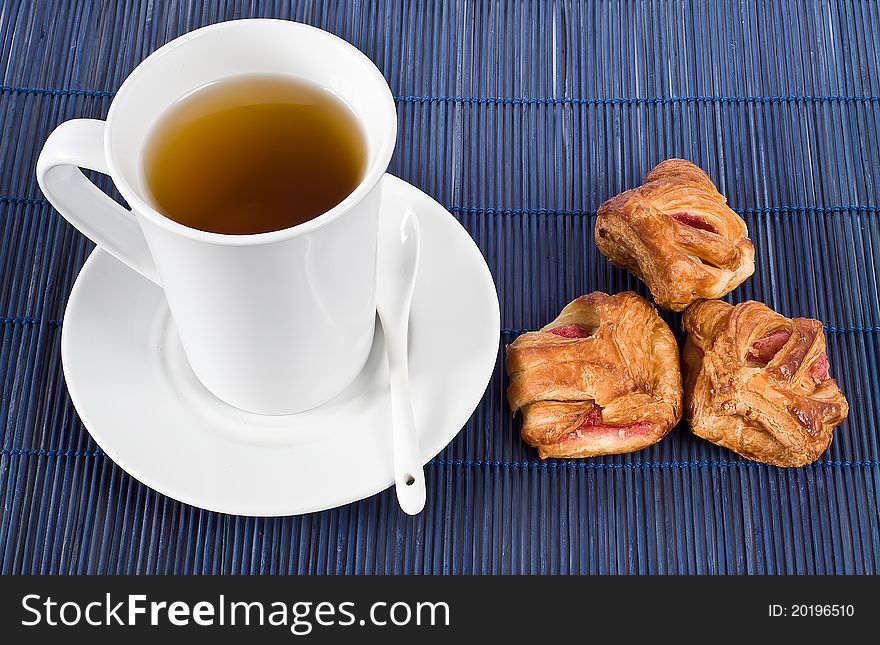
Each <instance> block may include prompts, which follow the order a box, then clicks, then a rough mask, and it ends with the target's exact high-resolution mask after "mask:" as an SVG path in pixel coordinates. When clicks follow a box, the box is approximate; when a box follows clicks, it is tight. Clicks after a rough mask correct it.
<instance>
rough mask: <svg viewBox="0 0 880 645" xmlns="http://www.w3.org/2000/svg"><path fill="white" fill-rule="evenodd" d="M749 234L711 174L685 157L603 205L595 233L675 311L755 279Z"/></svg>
mask: <svg viewBox="0 0 880 645" xmlns="http://www.w3.org/2000/svg"><path fill="white" fill-rule="evenodd" d="M748 235H749V232H748V229H747V227H746V223H745V222H744V221H743V220H742V218H741V217H740V216H739V215H737V214H736V213H735V212H734V211H732V210H731V209H730V208H728V206H727V200H726V199H725V198H724V196H723V195H721V193H719V192H718V190H716V188H715V184H713V183H712V180H711V179H709V176H708V175H707V174H706V173H705V172H703V170H701V169H700V168H699V167H697V166H695V165H694V164H692V163H691V162H690V161H686V160H685V159H667V160H666V161H664V162H662V163H660V164H658V165H657V166H655V167H654V169H653V170H651V172H649V173H648V174H647V176H646V177H645V183H644V184H642V185H641V186H639V187H638V188H634V189H633V190H628V191H626V192H624V193H621V194H619V195H617V196H616V197H614V198H612V199H609V200H608V201H606V202H605V203H604V204H602V205H601V206H600V207H599V214H598V217H597V218H596V228H595V238H596V245H597V246H598V247H599V250H600V251H602V253H603V254H604V255H605V256H606V257H607V258H608V259H609V260H611V262H612V263H614V264H616V265H617V266H621V267H624V268H626V269H629V270H630V271H631V272H632V273H634V274H635V275H637V276H638V277H640V278H642V280H644V281H645V283H646V284H647V285H648V288H649V289H650V290H651V294H652V295H653V296H654V300H655V301H656V303H657V304H658V305H659V306H661V307H663V308H665V309H671V310H672V311H681V310H683V309H684V308H686V307H687V306H688V305H689V304H690V303H692V302H693V301H694V300H697V299H700V298H720V297H721V296H723V295H724V294H726V293H728V292H729V291H731V290H733V289H734V288H736V287H737V286H738V285H740V284H741V283H742V282H743V281H744V280H745V279H746V278H748V277H749V276H750V275H752V273H754V272H755V250H754V247H753V246H752V242H751V240H749V237H748Z"/></svg>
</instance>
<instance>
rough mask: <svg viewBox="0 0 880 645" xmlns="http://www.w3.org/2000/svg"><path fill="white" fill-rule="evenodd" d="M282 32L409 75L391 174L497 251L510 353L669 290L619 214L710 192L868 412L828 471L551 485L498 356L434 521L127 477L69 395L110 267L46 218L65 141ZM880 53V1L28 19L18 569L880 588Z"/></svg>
mask: <svg viewBox="0 0 880 645" xmlns="http://www.w3.org/2000/svg"><path fill="white" fill-rule="evenodd" d="M255 16H273V17H280V18H287V19H293V20H298V21H302V22H307V23H310V24H313V25H316V26H319V27H321V28H323V29H326V30H328V31H331V32H334V33H336V34H338V35H340V36H341V37H343V38H345V39H346V40H348V41H350V42H352V43H354V44H355V45H356V46H357V47H359V48H360V49H362V50H363V51H364V52H365V53H366V54H367V55H368V56H370V57H371V58H372V59H373V60H374V61H375V62H376V64H377V65H378V66H379V68H380V69H381V70H382V71H383V72H384V73H385V75H386V77H387V79H388V81H389V84H390V85H391V88H392V91H393V92H394V93H395V95H396V97H397V108H398V113H399V129H400V136H399V143H398V147H397V151H396V154H395V157H394V160H393V162H392V165H391V172H393V173H395V174H397V175H399V176H401V177H403V178H404V179H406V180H407V181H410V182H412V183H414V184H416V185H417V186H419V187H421V188H422V189H424V190H425V191H426V192H428V193H429V194H431V195H432V196H434V197H435V198H436V199H438V200H439V201H440V202H441V203H443V204H445V205H447V206H448V207H449V209H450V210H451V211H452V213H453V214H454V215H455V216H456V217H457V218H458V219H459V220H460V221H461V223H462V224H463V225H464V226H465V227H466V228H467V230H468V231H469V232H470V233H471V234H472V235H473V237H474V239H475V240H476V241H477V244H478V245H479V246H480V248H481V249H482V251H483V253H484V254H485V256H486V259H487V261H488V263H489V267H490V268H491V270H492V273H493V275H494V277H495V280H496V283H497V286H498V292H499V297H500V301H501V312H502V324H503V325H504V327H505V329H504V331H503V333H502V338H501V339H499V341H500V342H499V348H500V347H501V346H502V345H503V344H504V343H505V342H509V341H510V339H511V338H513V337H514V336H515V335H516V334H518V333H519V332H520V331H521V330H524V329H534V328H536V327H538V326H540V325H542V324H544V323H545V322H546V321H548V320H551V319H552V318H553V317H555V315H556V313H557V312H558V310H559V309H560V308H561V307H562V306H563V305H564V304H565V303H567V302H568V301H569V300H571V299H572V298H573V297H575V296H577V295H579V294H581V293H585V292H589V291H592V290H595V289H602V290H606V291H612V292H614V291H618V290H623V289H636V290H639V291H641V292H642V293H644V289H643V288H642V287H641V286H640V285H639V284H638V283H637V282H636V281H635V280H634V279H633V278H632V277H631V276H630V275H628V274H627V273H625V272H623V271H619V270H617V269H614V268H612V267H611V266H610V265H609V264H608V263H607V262H606V260H605V259H604V258H603V257H602V256H601V255H600V254H599V253H598V251H597V250H596V248H595V245H594V244H593V242H592V224H593V218H594V216H595V209H596V207H597V206H598V205H599V204H600V203H601V202H602V201H603V200H605V199H606V198H608V197H609V196H611V195H613V194H615V193H617V192H619V191H620V190H623V189H626V188H629V187H632V186H634V185H636V184H638V183H640V181H641V178H642V176H643V175H644V174H645V172H646V171H647V170H648V169H649V168H651V167H652V166H653V165H654V164H655V163H656V162H658V161H660V160H662V159H664V158H666V157H672V156H682V157H687V158H689V159H691V160H693V161H694V162H696V163H697V164H699V165H701V166H702V167H703V168H705V169H706V170H707V171H708V172H709V174H710V175H711V176H712V178H713V179H714V180H715V181H716V183H717V184H718V187H719V189H720V190H721V191H722V192H723V193H725V194H726V195H727V196H728V198H729V200H730V204H731V205H732V206H733V207H734V208H735V209H737V211H738V212H740V213H742V214H743V216H744V217H745V219H746V221H747V222H748V225H749V230H750V232H751V235H752V239H753V240H754V243H755V248H756V251H757V257H756V263H757V271H756V273H755V276H754V277H753V278H752V279H750V280H749V281H748V282H746V283H745V285H743V286H742V287H740V288H739V289H738V290H736V291H735V292H734V293H733V294H732V300H734V301H738V300H743V299H747V298H754V299H758V300H762V301H764V302H766V303H767V304H769V305H770V306H772V307H774V308H776V309H777V310H779V311H781V312H783V313H785V314H786V315H804V316H814V317H818V318H820V319H821V320H822V321H823V322H824V323H825V325H826V333H827V337H828V353H829V355H830V358H831V362H832V373H833V375H834V376H835V377H837V379H838V381H839V383H840V385H841V387H842V389H843V391H844V392H845V393H846V394H847V396H848V398H849V401H850V405H851V411H850V418H849V420H848V421H847V422H846V423H845V424H844V425H843V426H841V427H840V428H839V429H838V430H837V431H836V433H835V440H834V444H833V445H832V447H831V449H830V450H829V452H828V453H827V454H826V455H824V456H823V457H822V459H821V460H820V461H819V462H817V463H816V464H814V465H811V466H808V467H805V468H800V469H795V470H783V469H778V468H772V467H768V466H764V465H760V464H755V463H752V462H747V461H744V460H742V459H741V458H739V457H738V456H737V455H735V454H733V453H731V452H728V451H726V450H724V449H721V448H718V447H715V446H713V445H711V444H709V443H707V442H705V441H702V440H698V439H696V438H694V437H692V436H691V435H690V434H689V433H688V432H687V431H686V430H685V429H683V428H679V429H677V430H676V431H675V432H673V434H672V435H671V436H669V437H668V438H667V439H665V440H664V441H663V442H661V443H660V444H659V445H656V446H652V447H651V448H649V449H647V450H644V451H642V452H639V453H635V454H632V455H623V456H617V457H609V458H602V459H588V460H581V461H566V460H549V461H544V462H542V461H539V460H538V459H537V457H536V454H535V453H534V452H533V451H532V450H531V449H529V448H527V447H525V446H524V445H523V444H522V443H521V442H520V440H519V437H518V433H519V428H518V422H517V421H514V420H513V419H512V418H511V415H510V412H509V410H508V409H507V407H506V403H505V398H504V389H505V387H506V379H505V377H504V376H503V363H502V362H501V361H499V364H498V366H497V367H496V370H495V374H494V376H493V378H492V381H491V383H490V384H489V388H488V391H487V393H486V396H485V398H484V400H483V402H482V403H481V404H480V406H479V407H478V408H477V410H476V412H475V413H474V415H473V417H472V418H471V420H470V421H469V422H468V423H467V425H466V426H465V428H464V430H463V431H462V432H461V434H460V435H459V436H458V437H457V438H456V439H455V440H454V441H453V442H452V444H451V445H450V446H449V447H448V448H447V449H446V450H444V451H443V452H442V453H441V454H440V455H439V456H438V457H437V458H436V459H434V460H433V461H432V462H431V464H430V465H429V466H428V468H427V477H428V487H429V494H428V503H427V507H426V509H425V511H424V512H423V513H422V514H421V515H420V516H418V517H416V518H410V517H407V516H405V515H403V514H402V513H401V512H400V511H399V510H398V508H397V505H396V500H395V497H394V493H393V491H386V492H385V493H382V494H379V495H376V496H374V497H372V498H370V499H367V500H364V501H362V502H358V503H355V504H350V505H348V506H344V507H342V508H338V509H335V510H332V511H327V512H323V513H316V514H313V515H306V516H303V517H290V518H273V519H258V518H248V517H234V516H227V515H220V514H216V513H210V512H207V511H202V510H199V509H197V508H193V507H190V506H186V505H184V504H180V503H178V502H175V501H173V500H170V499H168V498H166V497H163V496H161V495H158V494H157V493H155V492H153V491H151V490H150V489H148V488H147V487H145V486H143V485H141V484H139V483H138V482H136V481H135V480H134V479H132V478H131V477H129V476H128V475H126V474H125V473H124V472H122V471H121V470H120V469H119V468H118V467H117V466H116V465H115V464H113V462H112V461H111V460H110V459H109V458H108V457H106V456H105V455H103V453H101V451H100V450H99V449H98V448H97V446H96V445H95V443H94V442H93V441H92V440H91V439H90V437H89V435H88V433H87V432H86V431H85V429H84V428H83V426H82V423H81V422H80V421H79V419H78V417H77V415H76V412H75V411H74V409H73V407H72V406H71V403H70V399H69V397H68V395H67V391H66V386H65V384H64V378H63V375H62V371H61V361H60V356H59V341H60V336H61V330H60V327H61V322H60V320H61V318H62V315H63V312H64V307H65V304H66V301H67V297H68V294H69V292H70V288H71V285H72V283H73V280H74V279H75V277H76V275H77V272H78V271H79V269H80V267H81V265H82V263H83V262H84V261H85V258H86V257H87V255H88V253H89V252H90V250H91V248H92V246H91V244H90V243H89V242H88V241H87V240H86V239H85V238H83V237H82V236H81V235H80V234H79V233H77V232H76V231H75V230H73V229H72V228H71V227H70V226H69V225H68V224H67V223H66V222H65V221H64V220H63V219H62V218H61V217H60V216H59V215H58V214H57V213H56V212H54V211H53V209H52V208H51V207H50V206H48V205H47V203H46V201H45V199H44V198H43V196H42V195H41V194H40V191H39V189H38V187H37V185H36V181H35V179H34V165H35V162H36V158H37V154H38V152H39V149H40V147H41V145H42V143H43V141H44V140H45V138H46V136H47V135H48V134H49V132H50V131H51V130H52V129H53V128H54V127H55V126H56V125H57V124H58V123H60V122H62V121H64V120H66V119H70V118H74V117H92V118H103V117H105V116H106V113H107V109H108V106H109V105H110V101H111V98H112V96H113V93H114V91H115V90H116V88H118V87H119V85H120V83H121V81H122V80H123V79H124V78H125V76H126V75H127V74H128V73H129V72H130V71H131V70H132V69H133V67H134V66H135V65H136V64H137V63H138V62H139V61H140V60H141V59H143V58H144V57H145V56H146V55H147V54H149V53H150V52H151V51H153V50H154V49H156V48H157V47H159V46H160V45H162V44H163V43H165V42H167V41H169V40H171V39H172V38H174V37H176V36H178V35H180V34H182V33H184V32H186V31H189V30H191V29H194V28H196V27H200V26H203V25H206V24H210V23H213V22H217V21H220V20H227V19H233V18H242V17H255ZM878 33H880V3H878V2H876V1H875V0H822V1H820V0H816V1H794V0H791V1H786V0H774V1H773V2H762V1H760V0H738V1H724V2H722V1H709V0H641V1H637V0H613V1H612V0H583V1H575V0H570V1H569V0H559V1H557V2H551V1H541V0H534V1H525V0H523V1H515V0H498V1H489V0H486V1H483V2H471V1H465V0H461V1H450V2H406V1H403V0H401V1H399V2H398V1H392V0H388V1H375V2H371V1H361V2H347V1H345V0H338V1H331V0H328V1H326V2H321V1H302V2H263V1H260V0H248V1H240V0H226V1H217V2H214V1H209V2H201V1H197V0H193V1H191V2H161V1H158V0H156V1H150V2H146V1H144V2H138V1H134V0H132V1H119V2H111V1H107V2H102V1H89V0H80V1H68V2H63V1H48V0H47V1H39V2H38V1H34V2H19V1H16V0H5V1H2V2H0V75H2V78H0V334H2V336H0V370H2V375H3V376H2V379H3V380H2V399H0V498H2V502H3V503H2V506H0V571H2V572H3V573H325V572H326V573H508V572H513V573H525V572H530V573H568V572H575V573H741V572H748V573H877V572H878V568H880V515H878V505H880V494H878V483H880V449H878V427H880V423H878V417H880V392H878V388H877V379H878V364H880V363H878V359H880V289H878V286H880V279H878V273H877V270H878V264H880V263H878V256H880V213H878V209H880V134H878V132H880V39H878V37H877V34H878ZM99 181H100V183H101V185H102V186H104V187H105V188H108V187H109V183H108V181H107V180H106V179H100V180H99ZM670 320H671V321H672V322H674V323H677V322H678V317H674V318H670ZM499 356H500V354H499ZM167 449H168V450H174V446H173V445H169V446H167Z"/></svg>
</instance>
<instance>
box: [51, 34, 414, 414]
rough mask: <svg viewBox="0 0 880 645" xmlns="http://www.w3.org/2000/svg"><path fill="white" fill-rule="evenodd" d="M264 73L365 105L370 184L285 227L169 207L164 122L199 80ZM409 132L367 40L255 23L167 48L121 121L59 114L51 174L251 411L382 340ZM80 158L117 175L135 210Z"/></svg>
mask: <svg viewBox="0 0 880 645" xmlns="http://www.w3.org/2000/svg"><path fill="white" fill-rule="evenodd" d="M253 73H272V74H282V75H287V76H291V77H295V78H299V79H305V80H307V81H311V82H313V83H315V84H317V85H320V86H321V87H324V88H326V89H328V90H330V91H331V92H332V93H333V94H335V95H336V96H337V97H338V98H340V99H342V100H343V101H344V102H345V103H346V104H347V105H348V106H349V107H350V108H351V109H352V110H353V111H354V113H355V115H356V117H357V119H358V121H359V122H360V125H361V128H362V130H363V132H364V136H365V139H366V149H367V152H366V154H367V163H366V172H365V173H364V176H363V179H362V180H361V182H360V184H359V185H358V186H357V188H355V189H354V191H353V192H352V193H351V194H350V195H348V197H346V198H345V199H344V200H343V201H342V202H340V203H339V204H338V205H337V206H335V207H334V208H332V209H330V210H329V211H327V212H326V213H324V214H322V215H320V216H318V217H316V218H315V219H312V220H310V221H308V222H305V223H303V224H300V225H298V226H294V227H292V228H288V229H285V230H281V231H274V232H271V233H260V234H255V235H223V234H219V233H207V232H204V231H200V230H196V229H192V228H189V227H186V226H184V225H182V224H179V223H177V222H175V221H173V220H171V219H168V218H166V217H164V216H163V215H161V214H160V213H159V212H158V211H157V210H156V209H155V208H154V206H153V205H152V204H151V203H150V200H149V199H148V198H147V197H146V195H147V194H148V193H147V191H146V189H145V186H144V176H143V170H142V159H143V150H144V148H145V144H146V143H147V139H148V135H149V133H150V131H151V129H152V128H153V126H154V125H155V123H156V121H157V120H158V119H159V118H160V117H161V116H162V114H163V113H164V112H165V111H166V110H167V109H168V108H169V107H171V106H173V105H174V104H175V103H176V102H177V101H179V100H180V99H181V98H183V97H185V96H187V95H188V94H190V93H191V92H193V91H195V90H198V89H199V88H202V87H204V86H205V85H207V84H209V83H214V82H216V81H220V80H223V79H227V78H230V77H235V76H240V75H247V74H253ZM396 136H397V116H396V112H395V107H394V99H393V97H392V95H391V91H390V90H389V88H388V84H387V83H386V82H385V79H384V78H383V76H382V74H381V72H379V70H378V69H377V68H376V66H375V65H374V64H373V63H372V62H371V61H370V60H369V59H368V58H367V57H366V56H364V54H362V53H361V52H360V51H358V50H357V49H356V48H355V47H353V46H352V45H350V44H348V43H347V42H345V41H343V40H341V39H339V38H337V37H336V36H333V35H331V34H329V33H327V32H325V31H321V30H320V29H316V28H314V27H310V26H307V25H303V24H299V23H294V22H287V21H281V20H239V21H232V22H224V23H220V24H216V25H212V26H209V27H204V28H202V29H198V30H196V31H193V32H190V33H188V34H186V35H184V36H181V37H180V38H177V39H176V40H174V41H172V42H170V43H168V44H167V45H165V46H164V47H162V48H160V49H158V50H157V51H155V52H154V53H153V54H151V55H150V56H149V57H148V58H147V59H146V60H144V61H143V62H142V63H141V64H140V65H138V67H137V68H136V69H135V70H134V71H133V72H132V73H131V75H130V76H129V77H128V78H127V79H126V81H125V82H124V83H123V84H122V87H120V89H119V92H118V93H117V94H116V97H115V99H114V100H113V103H112V105H111V106H110V111H109V114H108V117H107V121H106V122H105V121H95V120H87V119H76V120H73V121H67V122H66V123H62V124H61V125H60V126H58V128H57V129H56V130H55V131H54V132H53V133H52V134H51V135H50V136H49V138H48V140H47V141H46V144H45V146H44V147H43V151H42V153H41V154H40V159H39V161H38V163H37V179H38V181H39V184H40V188H42V190H43V193H45V195H46V197H48V199H49V201H50V202H51V203H52V205H53V206H55V208H57V209H58V210H59V211H60V212H61V214H62V215H64V217H65V218H67V220H68V221H70V222H71V223H72V224H73V225H74V226H75V227H77V228H78V229H79V230H80V231H82V232H83V233H84V234H85V235H87V236H88V237H90V238H91V239H92V240H94V241H95V243H97V244H98V245H99V246H100V247H102V248H103V249H105V250H107V251H108V252H110V253H111V254H112V255H113V256H115V257H116V258H117V259H119V260H121V261H122V262H124V263H125V264H127V265H128V266H129V267H131V268H132V269H134V270H135V271H137V272H138V273H140V274H141V275H143V276H144V277H145V278H147V279H149V280H151V281H153V282H154V283H156V284H157V285H159V286H161V287H162V289H164V291H165V297H166V299H167V301H168V306H169V308H170V310H171V315H172V316H173V318H174V322H175V325H176V327H177V331H178V334H179V336H180V341H181V344H182V345H183V348H184V350H185V352H186V355H187V358H188V359H189V362H190V365H191V366H192V369H193V371H194V372H195V374H196V376H198V378H199V380H200V381H201V382H202V383H203V384H204V386H205V387H206V388H207V389H208V390H209V391H210V392H212V393H213V394H214V395H215V396H217V397H218V398H220V399H222V400H223V401H225V402H227V403H229V404H231V405H234V406H236V407H238V408H242V409H244V410H247V411H249V412H258V413H263V414H288V413H293V412H299V411H302V410H306V409H309V408H312V407H316V406H318V405H320V404H322V403H324V402H325V401H328V400H329V399H331V398H332V397H333V396H334V395H336V394H337V393H339V392H341V391H342V390H343V389H345V387H346V386H347V385H348V384H349V383H351V381H353V380H354V378H355V377H356V376H357V374H358V372H359V371H360V370H361V368H362V367H363V365H364V363H365V362H366V359H367V356H368V354H369V352H370V346H371V344H372V341H373V330H374V325H375V314H376V306H375V274H376V237H377V232H378V218H379V199H380V193H381V190H380V188H381V179H382V177H383V175H384V174H385V171H386V169H387V167H388V162H389V160H390V159H391V154H392V152H393V149H394V143H395V139H396ZM80 167H82V168H88V169H91V170H97V171H100V172H103V173H106V174H109V175H110V176H111V177H112V178H113V182H114V183H115V184H116V187H117V188H118V189H119V192H120V193H121V194H122V196H123V197H124V198H125V199H126V201H127V202H128V203H129V205H130V206H131V209H132V210H131V212H129V211H127V210H125V209H124V208H122V207H121V206H119V205H118V204H117V203H116V202H114V201H113V200H112V199H110V198H109V197H108V196H107V195H105V194H104V193H103V192H101V191H100V190H98V188H97V187H96V186H95V185H94V184H92V183H91V182H90V181H89V180H88V179H86V177H85V176H84V175H83V173H82V172H81V171H80V169H79V168H80Z"/></svg>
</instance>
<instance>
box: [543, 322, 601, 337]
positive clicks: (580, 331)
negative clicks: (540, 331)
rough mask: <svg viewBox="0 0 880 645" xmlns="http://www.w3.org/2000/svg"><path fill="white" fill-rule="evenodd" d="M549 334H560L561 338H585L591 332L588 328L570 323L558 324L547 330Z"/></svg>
mask: <svg viewBox="0 0 880 645" xmlns="http://www.w3.org/2000/svg"><path fill="white" fill-rule="evenodd" d="M548 331H549V332H550V333H551V334H556V335H557V336H562V337H563V338H586V337H587V336H589V335H590V334H591V332H590V330H589V329H588V328H586V327H584V326H583V325H578V324H575V323H572V324H570V325H560V326H559V327H554V328H553V329H550V330H548Z"/></svg>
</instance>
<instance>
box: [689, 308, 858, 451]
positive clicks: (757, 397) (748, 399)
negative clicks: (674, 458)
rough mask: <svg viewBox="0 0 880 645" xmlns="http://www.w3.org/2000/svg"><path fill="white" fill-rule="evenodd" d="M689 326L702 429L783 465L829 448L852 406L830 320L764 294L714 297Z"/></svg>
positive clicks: (696, 427)
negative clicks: (792, 310) (830, 342)
mask: <svg viewBox="0 0 880 645" xmlns="http://www.w3.org/2000/svg"><path fill="white" fill-rule="evenodd" d="M682 326H683V327H684V329H685V331H687V332H688V338H687V341H686V343H685V347H684V352H683V354H682V361H683V363H684V365H683V367H684V372H685V387H684V393H685V417H686V418H687V420H688V421H689V422H690V425H691V429H692V430H693V432H694V434H696V435H698V436H700V437H703V438H704V439H708V440H709V441H711V442H713V443H716V444H718V445H720V446H724V447H726V448H730V449H731V450H733V451H735V452H738V453H739V454H741V455H743V456H744V457H748V458H749V459H753V460H755V461H762V462H765V463H768V464H773V465H775V466H803V465H804V464H808V463H810V462H812V461H815V460H816V459H817V458H818V457H819V455H821V454H822V453H823V452H824V451H825V450H826V449H827V448H828V446H829V445H830V444H831V438H832V437H831V435H832V430H833V429H834V428H835V427H836V426H838V425H840V424H841V423H842V422H843V420H844V419H845V418H846V415H847V413H848V411H849V407H848V405H847V402H846V399H845V398H844V396H843V394H842V393H841V391H840V389H839V388H838V387H837V383H836V382H835V380H834V379H833V378H831V377H829V375H828V367H829V365H828V356H827V354H826V353H825V334H824V332H823V329H822V323H820V322H819V321H818V320H813V319H812V318H791V319H789V318H786V317H784V316H782V315H780V314H778V313H776V312H775V311H773V310H772V309H770V308H769V307H767V306H766V305H764V304H762V303H760V302H754V301H748V302H743V303H740V304H738V305H736V306H735V307H734V306H732V305H729V304H727V303H726V302H722V301H719V300H706V301H702V302H698V303H695V304H694V305H692V306H691V307H690V308H689V309H688V310H687V311H686V312H685V314H684V319H683V321H682Z"/></svg>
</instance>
